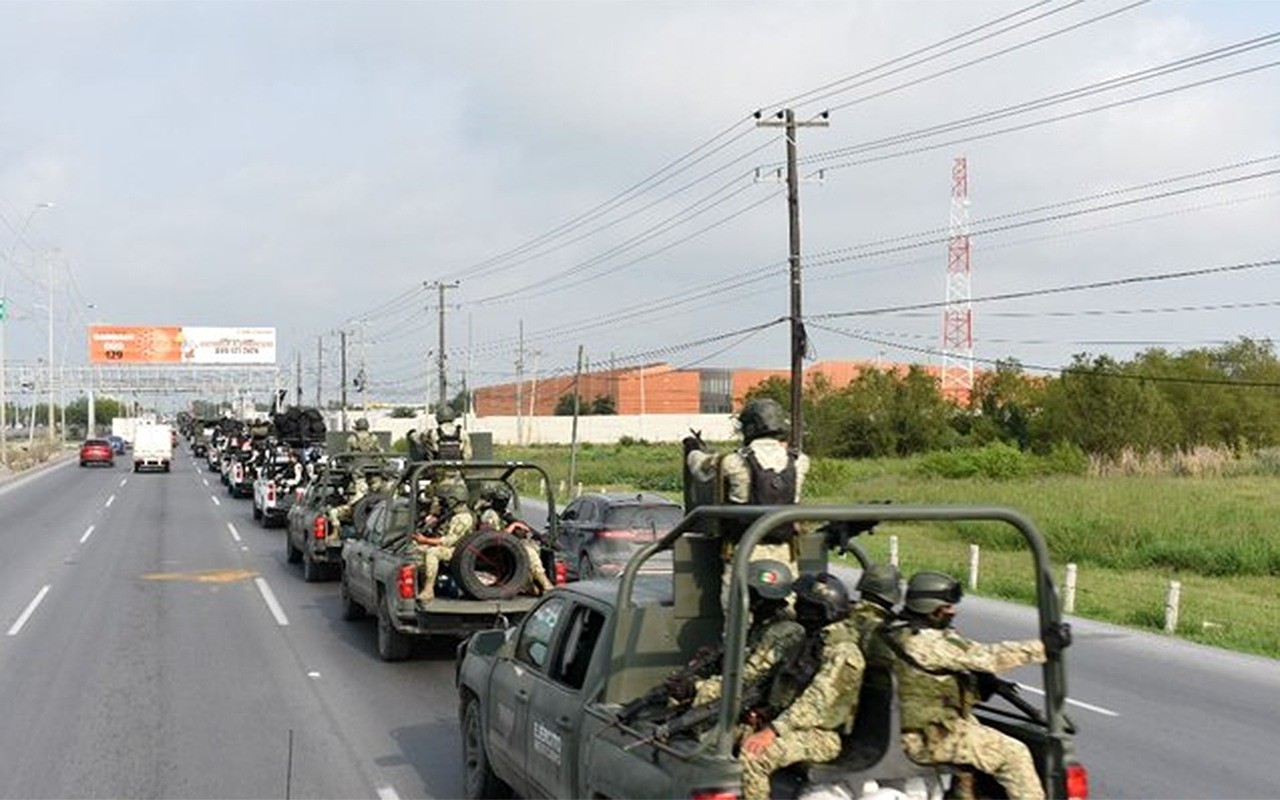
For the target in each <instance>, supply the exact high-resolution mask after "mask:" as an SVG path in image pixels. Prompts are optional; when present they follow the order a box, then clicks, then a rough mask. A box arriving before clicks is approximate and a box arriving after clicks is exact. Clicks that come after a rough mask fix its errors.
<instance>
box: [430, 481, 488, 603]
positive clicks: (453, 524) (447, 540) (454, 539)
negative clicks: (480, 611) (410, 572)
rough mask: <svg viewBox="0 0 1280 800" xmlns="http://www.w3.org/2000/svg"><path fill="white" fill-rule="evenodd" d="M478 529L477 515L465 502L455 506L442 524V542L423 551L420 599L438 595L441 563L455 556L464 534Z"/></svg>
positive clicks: (431, 598) (432, 598)
mask: <svg viewBox="0 0 1280 800" xmlns="http://www.w3.org/2000/svg"><path fill="white" fill-rule="evenodd" d="M475 529H476V517H475V514H473V513H471V509H469V508H467V506H466V505H465V504H459V505H457V506H455V507H454V509H453V513H452V514H450V515H449V518H448V519H447V520H445V522H444V523H443V524H442V525H441V526H440V532H439V536H440V539H441V542H440V544H435V545H427V546H426V547H422V548H421V552H422V591H420V592H419V593H418V599H419V600H421V601H423V602H427V601H430V600H434V599H435V596H436V576H437V575H439V574H440V565H441V564H442V563H445V564H447V563H448V562H449V559H451V558H453V548H454V547H455V546H457V544H458V542H459V541H460V540H461V539H462V537H463V536H466V535H467V534H468V533H471V532H472V531H473V530H475Z"/></svg>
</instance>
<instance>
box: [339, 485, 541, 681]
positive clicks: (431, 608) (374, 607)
mask: <svg viewBox="0 0 1280 800" xmlns="http://www.w3.org/2000/svg"><path fill="white" fill-rule="evenodd" d="M456 476H461V477H462V479H463V480H464V481H465V482H466V484H467V487H468V489H469V491H470V495H471V498H472V502H471V505H472V507H474V505H475V502H474V501H475V500H476V499H478V498H479V497H480V495H481V494H482V492H483V490H484V487H485V486H486V485H489V484H493V483H501V484H504V485H505V486H506V487H507V488H508V490H509V491H510V494H511V495H512V496H514V497H515V498H516V500H517V502H518V498H519V491H518V490H519V489H520V488H521V486H527V487H532V486H535V485H541V486H542V487H543V490H544V492H545V503H546V522H545V524H544V525H538V524H535V522H534V521H532V520H525V522H527V523H528V524H529V525H530V527H531V528H533V534H532V535H533V539H534V541H536V542H537V543H538V545H539V546H538V551H539V558H540V560H541V562H542V564H543V567H544V569H546V570H547V573H548V575H549V576H550V577H551V578H552V580H557V576H558V577H559V579H561V580H562V579H563V575H564V568H563V564H562V561H561V560H560V559H559V558H558V556H557V555H556V554H555V552H554V551H553V550H552V548H551V547H550V544H549V543H554V542H556V541H558V539H559V536H558V531H557V525H558V519H557V517H556V509H555V498H554V496H553V495H552V494H551V491H550V488H549V487H550V486H551V481H550V479H549V478H548V476H547V474H546V472H545V471H544V470H543V469H542V468H541V467H539V466H537V465H535V464H529V463H526V462H516V461H427V462H418V463H414V464H410V465H409V466H408V467H407V468H406V470H405V472H404V474H403V475H402V476H401V478H400V480H399V482H398V484H397V485H396V487H395V489H394V490H393V491H392V492H391V493H389V494H386V495H384V496H382V497H379V498H376V499H373V498H371V499H370V501H369V506H368V509H367V513H365V514H363V515H362V516H363V517H364V519H363V520H361V524H359V525H355V526H350V527H346V526H344V527H343V529H342V530H341V531H340V532H339V533H340V535H341V536H342V537H343V539H342V542H343V544H342V572H341V578H340V581H341V583H340V587H339V591H340V595H341V599H342V616H343V618H344V619H348V620H355V619H360V618H361V617H363V616H364V615H365V614H372V615H373V616H374V617H376V618H377V621H378V655H379V656H381V657H382V659H383V660H386V661H399V660H403V659H405V658H408V657H409V655H410V654H411V651H412V647H413V641H414V639H416V638H422V637H425V636H466V635H468V634H471V633H474V632H476V631H478V630H485V629H488V628H492V627H494V626H495V625H500V624H507V623H510V622H512V621H516V620H519V619H521V618H522V617H523V616H524V614H525V613H526V612H527V611H528V610H529V609H530V608H532V607H533V605H534V604H535V603H536V602H537V598H536V597H534V596H532V595H531V593H530V592H531V581H530V567H531V564H530V556H529V554H528V552H527V549H526V547H525V540H523V539H521V538H519V537H517V536H516V535H515V534H513V533H509V532H506V531H502V530H485V529H477V530H476V531H473V532H472V533H471V534H469V535H468V536H466V537H464V538H463V539H462V541H461V542H459V544H458V545H457V547H455V548H454V550H455V555H454V557H453V559H452V560H451V561H450V563H449V564H448V566H447V568H442V569H441V570H440V574H439V576H438V577H437V579H436V585H435V598H434V599H433V600H430V601H427V602H423V601H420V600H419V599H418V593H419V592H420V590H421V589H422V586H421V580H422V578H421V572H422V557H421V556H420V555H419V554H418V552H417V550H416V547H415V546H414V543H413V540H412V537H411V535H410V534H411V533H412V532H413V531H414V529H415V527H416V524H417V521H419V520H421V519H423V518H424V517H425V516H426V515H427V513H428V511H429V510H430V508H429V498H430V487H431V485H432V484H434V483H436V482H439V481H441V480H445V479H451V478H456ZM522 479H523V480H522ZM512 511H516V512H518V508H516V509H512Z"/></svg>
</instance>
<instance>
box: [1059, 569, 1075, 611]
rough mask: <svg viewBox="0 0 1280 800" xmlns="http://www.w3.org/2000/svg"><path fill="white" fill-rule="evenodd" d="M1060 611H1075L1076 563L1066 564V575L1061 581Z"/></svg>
mask: <svg viewBox="0 0 1280 800" xmlns="http://www.w3.org/2000/svg"><path fill="white" fill-rule="evenodd" d="M1062 613H1064V614H1074V613H1076V565H1075V564H1068V565H1067V577H1066V579H1065V580H1064V581H1063V582H1062Z"/></svg>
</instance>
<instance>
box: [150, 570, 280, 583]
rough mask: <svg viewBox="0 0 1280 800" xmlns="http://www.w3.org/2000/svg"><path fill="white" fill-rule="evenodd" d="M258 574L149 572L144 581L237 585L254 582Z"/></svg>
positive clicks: (213, 571)
mask: <svg viewBox="0 0 1280 800" xmlns="http://www.w3.org/2000/svg"><path fill="white" fill-rule="evenodd" d="M257 575H258V573H256V572H254V571H253V570H249V569H207V570H204V571H203V572H148V573H147V574H145V575H143V576H142V579H143V580H144V581H190V582H192V583H237V582H239V581H247V580H252V579H253V578H255V577H257Z"/></svg>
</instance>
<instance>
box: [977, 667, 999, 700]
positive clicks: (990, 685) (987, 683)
mask: <svg viewBox="0 0 1280 800" xmlns="http://www.w3.org/2000/svg"><path fill="white" fill-rule="evenodd" d="M973 677H974V678H975V679H976V680H977V683H978V696H979V697H981V698H982V699H983V700H990V699H991V695H993V694H995V693H996V692H997V691H998V690H999V689H1000V684H1001V683H1003V682H1004V681H1003V679H1001V678H1000V677H998V676H996V675H994V674H993V673H990V672H975V673H973Z"/></svg>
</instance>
